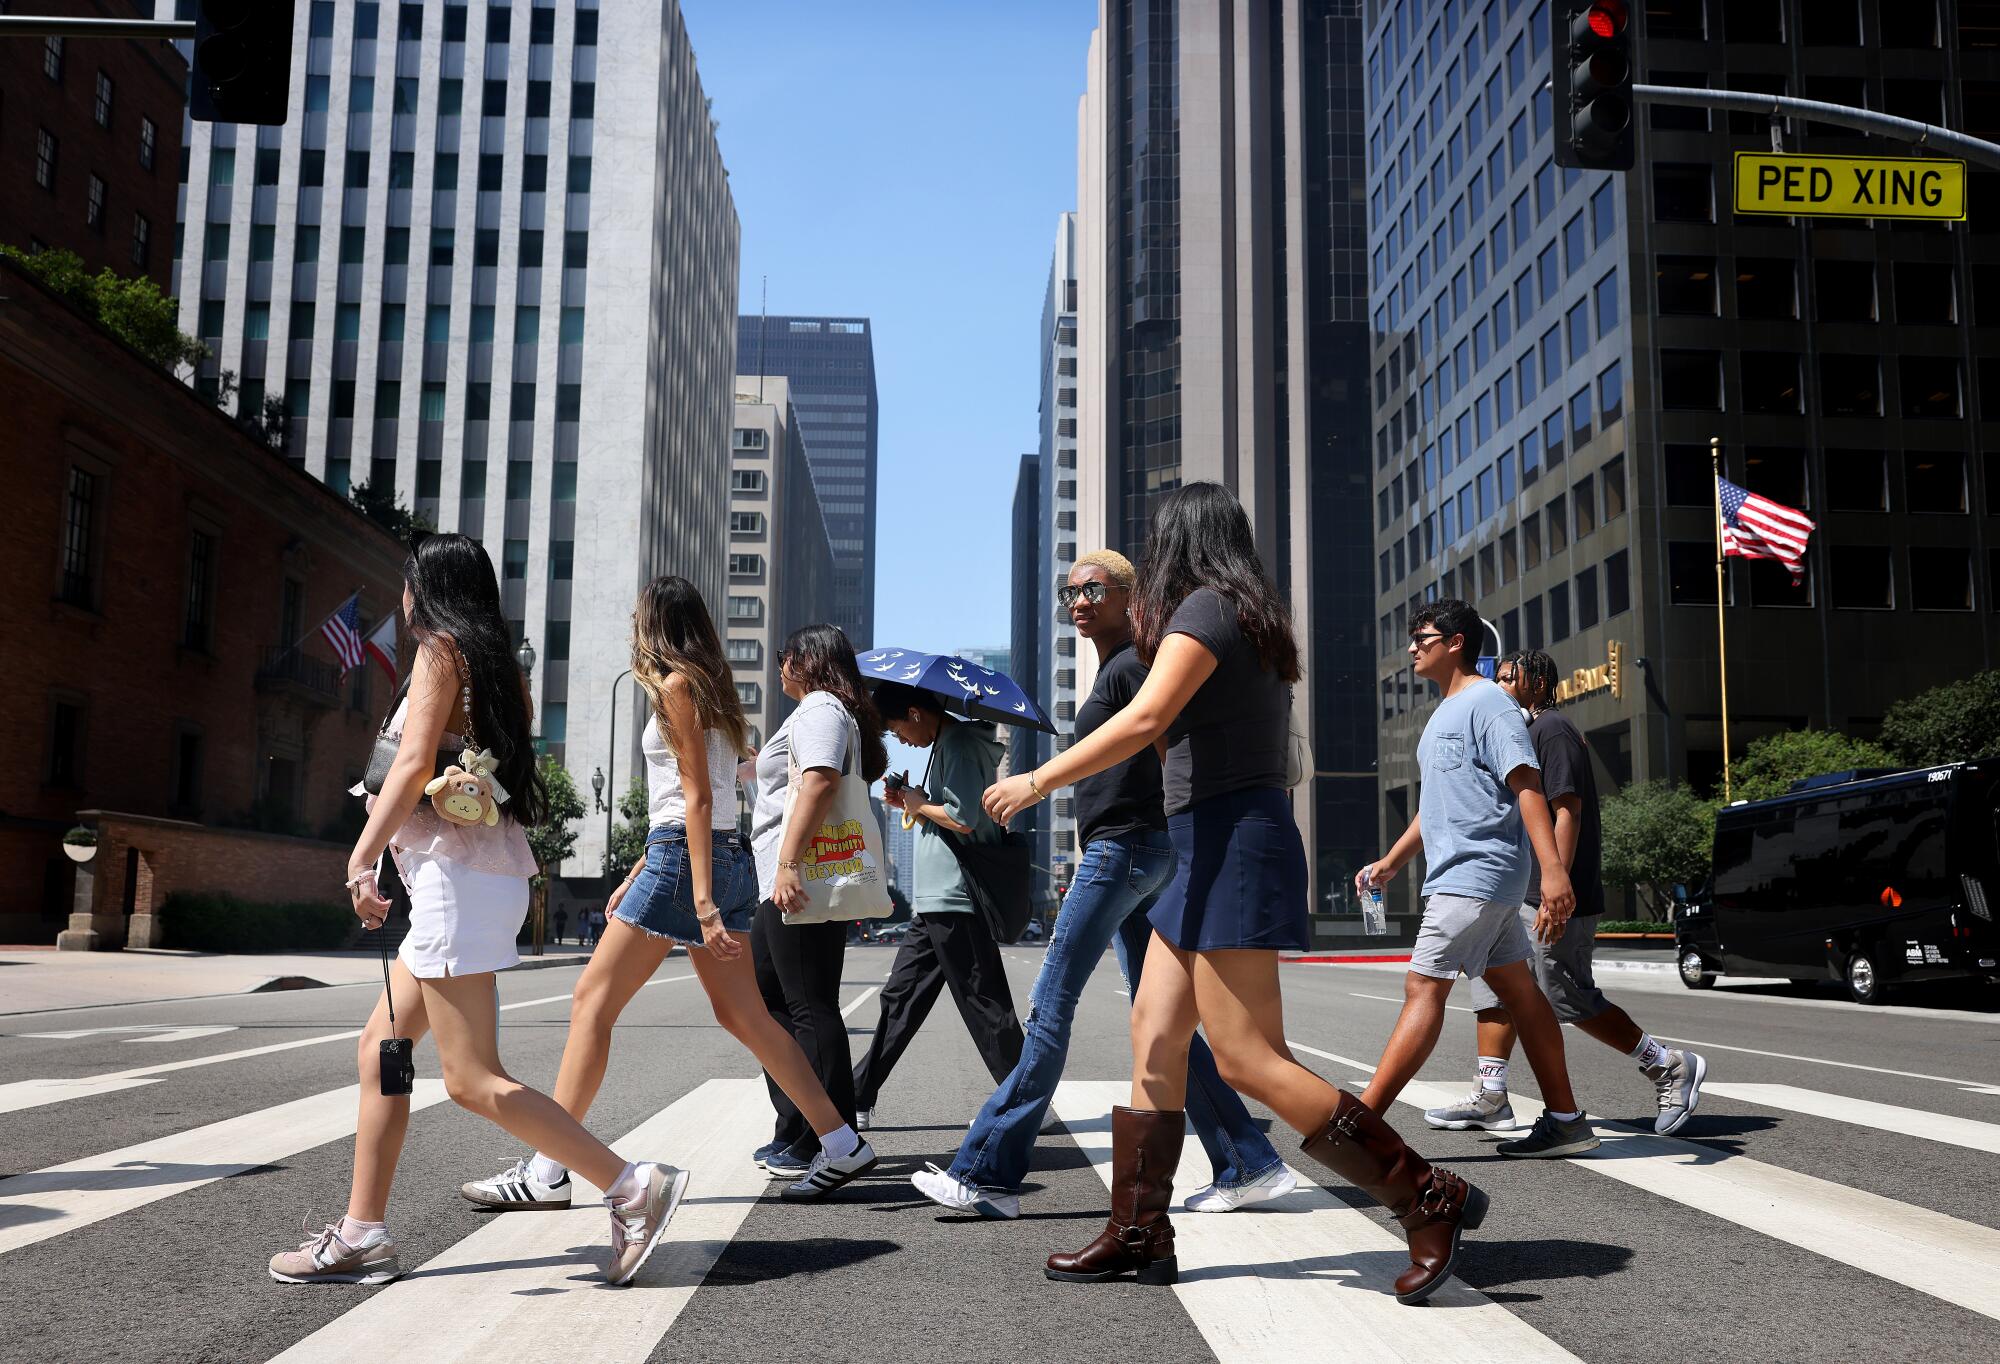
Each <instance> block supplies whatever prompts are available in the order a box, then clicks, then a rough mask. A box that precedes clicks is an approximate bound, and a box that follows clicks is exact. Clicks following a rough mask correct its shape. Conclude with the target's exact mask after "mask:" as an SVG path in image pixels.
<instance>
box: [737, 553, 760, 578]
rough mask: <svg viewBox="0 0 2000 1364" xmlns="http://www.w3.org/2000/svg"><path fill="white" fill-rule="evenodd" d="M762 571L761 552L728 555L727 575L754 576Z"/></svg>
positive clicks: (738, 576)
mask: <svg viewBox="0 0 2000 1364" xmlns="http://www.w3.org/2000/svg"><path fill="white" fill-rule="evenodd" d="M763 571H764V556H763V555H761V554H732V555H730V556H729V576H730V577H732V578H754V577H756V576H757V575H758V574H760V573H762V572H763Z"/></svg>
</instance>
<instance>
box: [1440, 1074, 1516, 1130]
mask: <svg viewBox="0 0 2000 1364" xmlns="http://www.w3.org/2000/svg"><path fill="white" fill-rule="evenodd" d="M1424 1121H1425V1122H1427V1123H1429V1124H1430V1125H1431V1126H1432V1127H1439V1128H1443V1129H1444V1130H1445V1131H1447V1132H1470V1131H1473V1130H1478V1131H1481V1132H1511V1131H1513V1130H1514V1129H1515V1128H1516V1127H1519V1126H1520V1124H1519V1123H1517V1122H1515V1121H1514V1105H1513V1104H1512V1103H1511V1102H1509V1101H1508V1098H1507V1091H1506V1090H1504V1089H1488V1088H1486V1087H1485V1086H1484V1085H1481V1086H1479V1087H1478V1088H1476V1089H1474V1090H1473V1091H1472V1092H1471V1093H1470V1094H1468V1095H1466V1096H1465V1097H1464V1098H1463V1099H1460V1100H1459V1101H1458V1102H1457V1103H1455V1104H1446V1105H1445V1106H1444V1107H1443V1108H1427V1109H1425V1110H1424Z"/></svg>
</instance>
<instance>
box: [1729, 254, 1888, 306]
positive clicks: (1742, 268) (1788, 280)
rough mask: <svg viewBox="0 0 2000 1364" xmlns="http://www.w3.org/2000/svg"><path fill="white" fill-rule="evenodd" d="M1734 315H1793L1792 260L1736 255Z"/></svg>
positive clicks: (1796, 297) (1796, 299) (1796, 300)
mask: <svg viewBox="0 0 2000 1364" xmlns="http://www.w3.org/2000/svg"><path fill="white" fill-rule="evenodd" d="M1736 315H1737V316H1738V317H1746V318H1751V317H1756V318H1793V317H1797V316H1798V315H1799V294H1798V285H1797V281H1796V278H1795V276H1794V272H1793V270H1792V263H1791V262H1790V261H1788V260H1768V259H1765V258H1763V257H1757V256H1739V257H1738V258H1737V260H1736ZM1870 316H1873V314H1870Z"/></svg>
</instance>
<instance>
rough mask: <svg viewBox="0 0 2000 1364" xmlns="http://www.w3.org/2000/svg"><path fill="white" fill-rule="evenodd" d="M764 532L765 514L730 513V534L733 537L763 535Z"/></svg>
mask: <svg viewBox="0 0 2000 1364" xmlns="http://www.w3.org/2000/svg"><path fill="white" fill-rule="evenodd" d="M763 531H764V513H762V512H759V511H733V512H731V513H729V533H730V534H731V535H761V534H763Z"/></svg>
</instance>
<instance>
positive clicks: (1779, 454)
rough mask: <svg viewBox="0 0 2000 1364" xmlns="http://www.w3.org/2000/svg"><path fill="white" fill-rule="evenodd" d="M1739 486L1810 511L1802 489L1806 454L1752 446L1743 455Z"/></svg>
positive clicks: (1799, 451)
mask: <svg viewBox="0 0 2000 1364" xmlns="http://www.w3.org/2000/svg"><path fill="white" fill-rule="evenodd" d="M1743 455H1744V458H1743V486H1744V487H1745V488H1747V489H1749V490H1750V491H1751V492H1753V493H1756V494H1758V495H1759V496H1762V497H1768V498H1770V499H1771V500H1772V501H1773V502H1779V503H1783V504H1784V505H1785V506H1787V507H1798V508H1800V509H1802V510H1804V509H1810V508H1811V505H1812V499H1811V497H1810V496H1808V495H1807V488H1806V452H1805V451H1803V450H1796V449H1789V448H1784V447H1773V446H1765V445H1752V446H1750V447H1748V448H1747V449H1746V450H1745V451H1744V452H1743Z"/></svg>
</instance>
